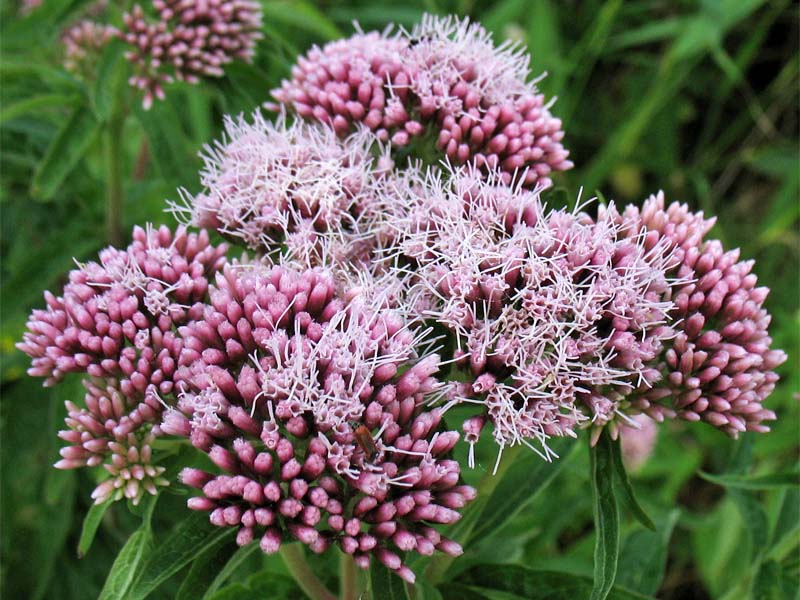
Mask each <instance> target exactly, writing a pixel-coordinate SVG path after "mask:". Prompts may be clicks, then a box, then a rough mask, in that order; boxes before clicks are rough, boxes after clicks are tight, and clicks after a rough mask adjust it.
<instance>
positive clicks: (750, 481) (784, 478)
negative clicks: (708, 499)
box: [700, 470, 800, 490]
mask: <svg viewBox="0 0 800 600" xmlns="http://www.w3.org/2000/svg"><path fill="white" fill-rule="evenodd" d="M700 477H702V478H703V479H705V480H706V481H710V482H711V483H716V484H717V485H722V486H724V487H727V488H733V489H739V490H775V489H784V488H798V487H800V471H797V470H794V471H787V472H784V473H770V474H769V475H712V474H711V473H704V472H703V471H700Z"/></svg>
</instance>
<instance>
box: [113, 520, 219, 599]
mask: <svg viewBox="0 0 800 600" xmlns="http://www.w3.org/2000/svg"><path fill="white" fill-rule="evenodd" d="M232 534H233V530H231V529H230V528H220V527H215V526H214V525H212V524H211V523H209V522H208V515H206V514H201V513H192V514H191V515H189V516H188V517H187V518H186V519H184V520H183V521H181V522H180V523H179V524H178V526H177V527H175V529H174V530H173V532H172V533H171V535H170V536H169V537H168V538H167V539H166V540H164V541H163V542H159V544H158V546H157V548H156V550H155V551H154V552H153V553H152V554H150V556H148V558H147V561H146V562H145V564H144V565H143V566H142V572H141V575H140V576H139V577H138V578H137V580H136V581H135V583H134V584H133V586H132V587H131V591H130V594H129V596H128V598H129V599H130V600H135V599H138V598H145V597H146V596H147V595H148V594H149V593H150V592H152V591H153V590H154V589H156V588H157V587H158V586H159V585H161V584H162V583H163V582H164V581H166V580H167V579H169V578H170V577H171V576H172V575H174V574H175V573H177V572H178V571H179V570H181V569H182V568H183V567H185V566H186V565H187V564H189V562H191V561H192V560H193V559H194V558H195V557H196V556H197V553H198V552H199V551H200V550H202V549H204V548H207V547H209V546H217V545H221V544H224V543H225V542H226V541H227V540H228V538H229V537H230V536H231V535H232Z"/></svg>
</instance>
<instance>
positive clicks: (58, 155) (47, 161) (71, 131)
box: [31, 106, 100, 200]
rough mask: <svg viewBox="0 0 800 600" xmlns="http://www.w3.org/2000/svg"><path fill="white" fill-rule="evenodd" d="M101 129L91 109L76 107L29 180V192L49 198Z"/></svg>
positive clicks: (38, 196) (42, 197)
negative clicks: (30, 180) (31, 179)
mask: <svg viewBox="0 0 800 600" xmlns="http://www.w3.org/2000/svg"><path fill="white" fill-rule="evenodd" d="M99 131H100V124H99V123H98V122H97V120H95V118H94V115H93V114H92V112H91V111H89V110H86V107H84V106H78V107H76V108H75V109H74V110H73V111H72V114H71V115H70V117H69V118H68V119H67V121H66V122H65V123H64V125H63V126H62V127H61V129H60V130H59V132H58V133H57V134H56V137H55V138H54V139H53V141H52V143H51V144H50V147H49V148H48V149H47V152H46V153H45V155H44V158H43V159H42V162H41V163H39V166H38V168H37V169H36V173H34V175H33V181H32V183H31V193H32V194H33V195H34V196H35V197H37V198H39V199H41V200H51V199H52V198H53V196H55V194H56V192H57V191H58V188H59V186H60V185H61V183H62V182H63V181H64V179H66V177H67V176H68V175H69V174H70V173H71V172H72V171H73V170H74V169H75V167H76V166H77V165H78V163H79V162H80V160H81V158H83V155H84V154H86V151H87V150H88V149H89V146H90V145H91V144H92V142H93V141H94V139H95V138H96V137H97V134H98V132H99Z"/></svg>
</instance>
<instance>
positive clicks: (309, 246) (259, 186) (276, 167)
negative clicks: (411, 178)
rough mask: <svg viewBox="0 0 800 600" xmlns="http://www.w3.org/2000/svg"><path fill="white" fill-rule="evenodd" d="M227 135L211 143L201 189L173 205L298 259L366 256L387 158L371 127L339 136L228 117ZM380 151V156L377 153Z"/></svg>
mask: <svg viewBox="0 0 800 600" xmlns="http://www.w3.org/2000/svg"><path fill="white" fill-rule="evenodd" d="M226 131H227V139H226V140H225V141H223V142H221V143H218V144H216V146H215V147H214V148H208V149H207V153H206V157H205V169H204V170H203V172H202V174H201V180H202V183H203V186H204V187H205V191H204V192H203V193H201V194H199V195H197V196H195V197H191V196H189V195H188V194H187V195H185V197H184V199H185V206H177V205H175V206H174V207H173V210H174V212H176V213H177V214H178V215H179V216H181V217H182V218H184V219H185V220H187V221H190V222H191V223H192V224H194V225H197V226H201V227H211V228H214V229H216V230H217V231H219V232H220V233H221V234H222V235H224V236H225V237H227V238H229V239H231V240H234V241H238V242H241V243H244V244H245V245H247V246H248V247H249V248H251V249H254V250H258V251H266V252H268V253H271V252H275V251H276V250H278V249H280V248H281V246H282V245H283V246H284V247H283V249H284V251H285V253H286V255H287V256H288V257H289V258H293V259H296V260H298V261H299V262H301V263H303V264H308V265H315V264H320V263H328V264H330V263H338V262H352V261H357V260H358V259H359V258H365V254H368V253H369V249H370V245H371V244H372V241H371V238H372V230H373V229H374V227H375V225H374V224H375V222H376V220H377V219H378V218H379V217H380V215H381V214H382V210H383V209H382V208H381V205H382V202H383V200H382V197H381V194H380V187H381V185H382V184H381V178H382V174H383V173H385V172H386V171H387V170H389V169H391V166H392V164H393V163H392V161H391V159H389V158H388V156H387V154H386V151H385V149H384V148H382V147H381V146H380V145H379V144H377V142H376V139H375V137H374V135H373V134H372V133H370V132H369V131H368V130H366V129H363V128H362V129H358V130H356V131H355V132H354V133H352V134H350V135H348V136H347V137H345V138H342V139H339V138H338V137H337V136H336V134H335V133H334V132H333V131H331V130H330V129H329V128H327V127H324V126H321V125H317V124H308V123H304V122H302V121H301V122H295V123H293V124H292V125H286V123H285V121H284V119H282V118H281V119H279V120H278V122H277V123H275V124H273V123H270V122H268V121H265V120H264V118H263V117H262V116H261V114H260V113H255V114H254V115H253V121H252V123H248V122H247V121H245V120H244V119H243V118H240V119H239V120H233V119H228V120H227V121H226ZM376 155H377V156H376Z"/></svg>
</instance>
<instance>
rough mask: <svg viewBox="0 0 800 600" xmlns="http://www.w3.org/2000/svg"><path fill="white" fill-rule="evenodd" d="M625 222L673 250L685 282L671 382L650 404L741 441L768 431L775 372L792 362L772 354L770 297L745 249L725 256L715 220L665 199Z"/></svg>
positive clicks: (665, 381) (666, 358) (630, 213)
mask: <svg viewBox="0 0 800 600" xmlns="http://www.w3.org/2000/svg"><path fill="white" fill-rule="evenodd" d="M618 219H619V220H620V222H621V223H622V227H624V228H625V230H626V231H627V232H628V233H629V235H634V236H643V237H644V239H645V240H646V243H647V244H648V246H655V245H658V244H662V245H663V244H664V243H666V244H667V246H666V248H667V249H668V250H669V251H672V252H674V254H675V255H676V256H677V257H678V259H679V260H678V262H677V263H676V267H675V272H676V275H677V277H678V278H679V279H680V280H681V281H683V282H684V283H683V284H682V285H677V286H675V287H674V289H672V290H671V292H670V295H671V300H672V303H673V304H674V308H673V309H672V310H671V316H672V317H673V318H674V319H675V325H674V328H675V331H676V336H675V338H674V340H672V341H671V343H670V344H668V345H667V346H666V347H665V351H664V353H663V354H662V355H660V357H659V361H658V362H657V363H656V365H655V366H656V368H658V369H659V370H661V371H662V372H663V373H664V377H663V378H662V380H661V382H660V383H659V384H658V385H657V386H655V387H654V388H653V389H652V390H647V391H643V393H642V395H643V397H644V398H646V399H651V400H653V401H663V399H669V401H670V403H671V406H672V409H673V410H674V411H675V412H677V414H678V415H679V416H680V417H682V418H684V419H687V420H689V421H698V420H703V421H706V422H707V423H710V424H712V425H714V426H715V427H718V428H719V429H721V430H723V431H725V432H726V433H728V434H729V435H732V436H734V437H735V436H737V435H738V434H739V433H740V432H744V431H758V432H765V431H769V427H767V426H766V425H764V424H763V421H767V420H772V419H775V413H774V412H772V411H771V410H769V409H767V408H764V407H763V406H762V402H763V401H764V399H765V398H766V397H767V396H768V395H769V394H770V393H771V392H772V390H773V389H774V388H775V383H776V382H777V380H778V375H777V374H776V373H775V372H774V371H773V369H774V368H775V367H777V366H778V365H780V364H781V363H783V362H784V361H785V360H786V354H785V353H784V352H783V351H782V350H773V349H771V345H772V338H770V336H769V332H768V327H769V323H770V320H771V317H770V315H769V313H768V312H767V311H766V309H764V301H765V300H766V297H767V293H768V291H769V290H768V289H767V288H765V287H758V286H757V279H756V275H755V274H754V273H752V272H751V271H752V268H753V261H740V260H739V250H738V249H736V250H730V251H725V249H724V248H723V247H722V244H721V242H719V241H718V240H706V239H705V235H706V233H708V231H709V230H710V229H711V227H712V226H713V224H714V220H713V219H709V220H707V219H705V218H704V217H703V214H702V213H692V212H691V211H690V210H689V208H688V207H687V206H686V205H685V204H684V205H681V204H679V203H677V202H674V203H672V204H670V205H669V206H666V205H665V200H664V194H663V193H659V194H657V195H655V196H651V197H650V198H649V199H648V200H647V201H646V202H645V203H644V206H643V207H642V209H641V210H639V209H638V208H636V207H632V206H629V207H628V208H627V209H626V210H625V212H624V213H623V214H622V216H618Z"/></svg>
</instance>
